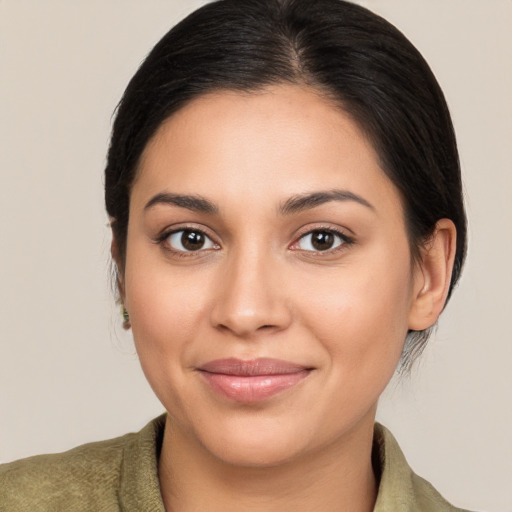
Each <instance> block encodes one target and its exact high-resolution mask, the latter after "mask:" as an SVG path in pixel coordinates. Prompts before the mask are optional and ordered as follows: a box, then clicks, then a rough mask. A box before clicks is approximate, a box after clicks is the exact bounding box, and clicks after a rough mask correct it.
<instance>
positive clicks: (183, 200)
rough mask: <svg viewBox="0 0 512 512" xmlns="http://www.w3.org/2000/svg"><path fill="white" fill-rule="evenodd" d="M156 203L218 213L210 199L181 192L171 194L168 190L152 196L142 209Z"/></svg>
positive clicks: (147, 208)
mask: <svg viewBox="0 0 512 512" xmlns="http://www.w3.org/2000/svg"><path fill="white" fill-rule="evenodd" d="M157 204H166V205H173V206H179V207H181V208H186V209H187V210H191V211H194V212H201V213H211V214H216V213H219V209H218V208H217V206H216V205H215V204H214V203H212V202H211V201H210V200H208V199H206V198H205V197H202V196H199V195H183V194H171V193H169V192H162V193H160V194H157V195H156V196H154V197H152V198H151V199H150V200H149V201H148V202H147V203H146V206H144V210H145V211H147V210H149V209H150V208H152V207H153V206H155V205H157Z"/></svg>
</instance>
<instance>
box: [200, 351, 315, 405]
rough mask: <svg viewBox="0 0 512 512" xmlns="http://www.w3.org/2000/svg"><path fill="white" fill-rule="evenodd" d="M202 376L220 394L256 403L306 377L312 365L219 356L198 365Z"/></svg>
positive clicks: (239, 400)
mask: <svg viewBox="0 0 512 512" xmlns="http://www.w3.org/2000/svg"><path fill="white" fill-rule="evenodd" d="M198 370H199V371H200V373H201V375H202V377H203V378H204V379H205V380H206V382H207V383H208V384H209V385H210V386H211V388H212V389H213V390H214V391H216V392H217V393H219V394H220V395H222V396H224V397H226V398H229V399H231V400H235V401H237V402H245V403H254V402H259V401H261V400H265V399H266V398H270V397H272V396H274V395H276V394H277V393H280V392H281V391H284V390H286V389H289V388H291V387H293V386H295V385H296V384H298V383H299V382H300V381H302V380H303V379H305V378H306V377H307V376H308V375H309V374H310V372H311V368H307V367H305V366H302V365H298V364H295V363H290V362H288V361H282V360H280V359H267V358H260V359H255V360H251V361H243V360H241V359H234V358H230V359H217V360H215V361H210V362H208V363H206V364H204V365H203V366H201V367H200V368H198Z"/></svg>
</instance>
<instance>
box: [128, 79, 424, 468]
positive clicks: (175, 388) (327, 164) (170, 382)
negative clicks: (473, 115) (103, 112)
mask: <svg viewBox="0 0 512 512" xmlns="http://www.w3.org/2000/svg"><path fill="white" fill-rule="evenodd" d="M418 275H419V272H418V271H417V270H415V269H414V267H413V266H412V265H411V256H410V251H409V242H408V239H407V235H406V229H405V225H404V215H403V211H402V206H401V202H400V199H399V194H398V192H397V190H396V189H395V187H394V186H393V184H392V183H391V182H390V180H389V179H388V178H387V177H386V175H385V174H384V173H383V171H382V170H381V168H380V167H379V164H378V161H377V157H376V154H375V152H374V150H373V148H372V146H371V145H370V144H369V142H368V140H367V139H366V138H365V137H364V136H363V135H362V133H361V131H360V130H359V129H358V127H357V125H356V124H355V123H354V122H353V121H352V120H351V119H350V118H349V117H348V116H347V115H346V114H344V113H343V112H341V111H340V110H339V109H336V108H335V107H334V106H333V105H332V104H331V103H329V102H328V101H327V100H326V99H324V98H322V97H320V96H319V95H317V94H315V93H314V92H312V91H311V90H308V89H305V88H299V87H296V86H284V85H283V86H279V87H274V88H270V89H266V90H265V91H263V92H259V93H253V94H240V93H235V92H219V93H215V94H210V95H206V96H204V97H201V98H199V99H196V100H194V101H193V102H191V103H190V104H188V105H187V106H186V107H185V108H183V109H182V110H180V111H179V112H178V113H176V114H175V115H173V116H172V117H171V118H170V119H169V120H167V121H166V122H165V123H164V124H163V125H162V126H161V127H160V129H159V130H158V132H157V133H156V135H155V137H154V138H153V139H152V140H151V141H150V143H149V144H148V146H147V148H146V149H145V151H144V154H143V157H142V160H141V163H140V169H139V174H138V176H137V179H136V181H135V183H134V185H133V189H132V194H131V204H130V220H129V227H128V242H127V256H126V262H125V273H124V280H123V286H124V301H125V305H126V307H127V309H128V311H129V314H130V320H131V324H132V329H133V335H134V338H135V343H136V347H137V351H138V354H139V357H140V361H141V364H142V367H143V369H144V372H145V374H146V376H147V378H148V380H149V382H150V384H151V386H152V388H153V389H154V391H155V393H156V394H157V395H158V397H159V399H160V400H161V402H162V403H163V405H164V406H165V408H166V410H167V411H168V412H169V415H170V417H171V418H172V419H173V420H174V423H175V425H176V426H177V429H178V430H179V432H180V433H181V435H183V436H185V437H186V438H187V439H188V440H189V442H191V443H197V444H198V445H200V446H202V447H203V448H206V450H207V451H208V452H210V453H211V454H213V455H214V456H215V457H217V458H220V459H222V460H225V461H228V462H230V463H235V464H243V465H246V464H249V465H274V464H278V463H280V462H283V461H288V460H292V459H294V458H295V457H299V456H302V455H307V454H310V453H312V452H314V451H315V450H321V449H323V448H327V447H332V446H333V445H336V444H339V443H343V442H344V440H346V439H347V438H348V437H349V436H350V435H353V433H354V432H355V431H357V430H361V429H365V430H366V431H367V430H368V429H371V428H372V425H373V421H374V414H375V407H376V403H377V400H378V397H379V395H380V394H381V392H382V390H383V389H384V387H385V386H386V384H387V382H388V381H389V379H390V378H391V376H392V374H393V372H394V369H395V367H396V364H397V362H398V360H399V358H400V354H401V351H402V347H403V342H404V339H405V336H406V333H407V330H408V327H409V323H410V314H411V309H412V307H413V302H414V299H413V297H414V296H415V294H416V293H417V290H418V287H419V286H421V283H420V279H419V276H418Z"/></svg>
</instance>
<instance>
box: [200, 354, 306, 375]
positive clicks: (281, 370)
mask: <svg viewBox="0 0 512 512" xmlns="http://www.w3.org/2000/svg"><path fill="white" fill-rule="evenodd" d="M198 369H199V370H200V371H203V372H208V373H219V374H223V375H237V376H242V377H256V376H259V375H285V374H289V373H297V372H302V371H304V370H310V369H311V368H308V367H306V366H303V365H301V364H297V363H292V362H290V361H283V360H281V359H270V358H263V357H262V358H258V359H251V360H243V359H236V358H228V359H216V360H214V361H209V362H208V363H205V364H203V365H202V366H200V367H199V368H198Z"/></svg>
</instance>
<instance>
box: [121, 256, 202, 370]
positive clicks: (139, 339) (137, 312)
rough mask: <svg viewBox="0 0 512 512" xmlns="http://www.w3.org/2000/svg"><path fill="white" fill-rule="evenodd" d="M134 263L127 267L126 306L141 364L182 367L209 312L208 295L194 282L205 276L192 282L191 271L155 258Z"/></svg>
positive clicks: (199, 277) (196, 276)
mask: <svg viewBox="0 0 512 512" xmlns="http://www.w3.org/2000/svg"><path fill="white" fill-rule="evenodd" d="M134 263H135V264H134V265H132V266H130V265H129V264H128V265H127V268H126V306H127V308H128V311H129V313H130V320H131V324H132V332H133V337H134V340H135V344H136V348H137V352H138V354H139V357H140V360H141V364H142V366H143V368H144V370H145V371H146V367H147V366H148V365H152V366H154V367H155V368H156V367H161V366H178V365H179V364H180V363H182V362H183V360H186V354H187V352H186V351H187V346H188V344H189V342H190V340H192V339H193V338H194V337H195V336H197V330H198V322H199V319H200V318H202V317H204V315H205V313H204V310H205V305H204V300H205V294H204V293H201V290H200V289H199V288H198V286H195V284H194V283H195V281H196V280H198V281H200V280H201V275H197V274H196V275H195V279H194V280H192V282H191V280H190V272H188V273H187V278H185V277H184V274H185V273H184V272H181V273H180V272H179V271H176V269H171V268H170V267H169V266H168V265H166V264H165V263H164V264H162V263H161V262H160V263H159V262H155V261H153V262H152V260H151V258H147V259H146V260H145V262H144V263H142V262H134ZM199 274H200V273H199ZM203 291H204V290H203ZM146 374H148V372H147V371H146Z"/></svg>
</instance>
